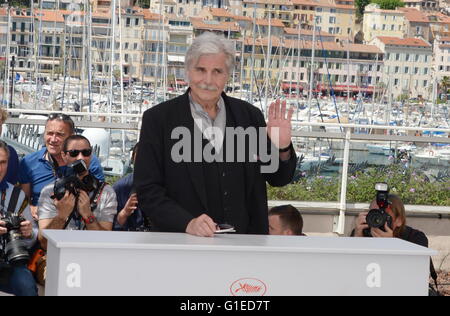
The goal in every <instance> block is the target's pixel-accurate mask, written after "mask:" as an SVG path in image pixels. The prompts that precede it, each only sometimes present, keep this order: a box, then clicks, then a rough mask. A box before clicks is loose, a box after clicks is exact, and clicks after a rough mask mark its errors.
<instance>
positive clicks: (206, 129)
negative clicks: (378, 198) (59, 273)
mask: <svg viewBox="0 0 450 316" xmlns="http://www.w3.org/2000/svg"><path fill="white" fill-rule="evenodd" d="M234 58H235V52H234V47H233V45H230V43H229V42H227V41H226V40H225V39H224V38H222V37H219V36H217V35H214V34H212V33H205V34H203V35H201V36H199V37H197V38H196V40H195V41H194V43H193V44H192V46H191V47H190V49H189V50H188V52H187V55H186V72H187V79H188V83H189V89H188V91H187V92H186V94H185V95H183V96H180V97H178V98H175V99H173V100H170V101H168V102H165V103H162V104H160V105H157V106H155V107H153V108H151V109H150V110H148V111H146V112H145V113H144V116H143V122H142V128H141V135H140V141H139V144H138V145H137V146H136V147H135V148H134V150H133V156H132V161H133V163H134V174H130V175H127V176H126V177H125V178H123V179H121V180H119V181H118V182H117V183H115V184H114V185H113V186H110V185H109V184H107V183H106V182H105V176H104V173H103V170H102V167H101V164H100V161H99V159H98V158H97V157H96V156H95V154H94V153H93V148H92V146H91V143H90V141H89V139H87V138H86V137H83V136H80V135H76V134H75V124H74V122H73V120H72V119H71V118H70V117H69V116H67V115H65V114H50V115H49V116H48V119H47V122H46V125H45V132H44V135H43V140H44V146H43V148H42V149H41V150H39V151H37V152H35V153H32V154H29V155H26V156H25V157H24V158H22V159H21V160H20V162H19V159H18V155H17V153H16V152H15V150H14V148H12V147H10V146H8V145H6V144H5V143H4V142H2V141H0V190H1V194H2V199H1V210H0V213H1V214H0V215H1V216H0V235H1V240H2V244H1V245H0V248H1V250H2V253H3V258H2V259H3V261H2V262H1V266H0V291H3V292H8V293H12V294H15V295H30V296H32V295H37V289H36V280H37V281H38V282H39V283H43V282H45V275H46V261H45V260H46V259H45V258H46V257H45V251H46V248H47V240H46V239H45V237H44V236H43V234H42V231H43V230H44V229H61V230H62V229H68V230H97V231H111V230H117V231H141V232H147V231H159V232H161V231H162V232H179V233H187V234H191V235H195V236H200V237H213V236H214V235H215V233H216V232H217V230H218V229H219V227H224V224H227V225H228V226H230V227H232V228H233V230H234V231H236V232H237V233H239V234H271V235H293V236H305V234H304V233H303V219H302V216H301V214H300V212H299V210H297V209H296V208H295V207H293V206H292V205H283V206H278V207H275V208H273V209H271V210H270V211H268V203H267V189H266V183H269V184H270V185H272V186H284V185H286V184H289V183H290V182H291V181H292V179H293V176H294V172H295V169H296V166H297V157H296V153H295V150H294V148H293V144H292V141H291V130H292V126H291V119H292V113H293V111H292V109H287V108H286V103H285V102H280V101H276V102H274V103H272V104H271V105H270V108H269V109H268V122H267V123H266V121H265V120H264V116H263V114H262V113H261V111H260V110H259V109H257V108H255V107H253V106H252V105H250V104H248V103H246V102H244V101H241V100H238V99H234V98H231V97H228V96H227V95H226V94H225V93H223V91H224V88H225V84H226V82H227V81H228V79H229V76H230V74H231V70H232V69H233V67H234V66H233V63H234ZM6 118H7V116H6V113H5V111H2V115H1V120H2V121H1V123H4V122H5V121H6ZM178 127H183V128H184V130H183V131H190V132H192V133H191V134H190V135H194V136H195V135H196V134H197V133H196V130H199V131H200V132H201V133H200V135H201V137H202V138H201V139H200V142H199V144H197V145H199V147H200V154H201V153H204V152H205V151H209V152H212V155H213V156H214V155H215V154H216V153H223V154H224V155H223V156H225V157H227V159H226V160H220V159H218V160H213V161H210V160H208V159H206V158H205V157H202V156H201V155H200V160H199V161H181V162H180V161H175V159H174V148H175V147H177V145H178V144H177V142H176V140H175V139H173V134H174V133H173V129H175V128H178ZM250 127H254V128H255V130H254V131H255V132H254V133H255V136H256V137H255V140H256V141H257V142H258V146H257V148H258V149H260V148H261V147H263V148H264V147H265V148H266V149H267V150H268V151H269V152H270V153H271V154H272V155H271V156H270V157H275V158H272V159H276V160H277V161H276V165H277V168H276V169H275V170H273V171H272V172H265V171H263V170H264V169H263V167H264V166H267V165H268V164H269V162H268V161H262V157H263V154H264V153H260V152H258V153H254V152H252V151H251V150H252V148H251V147H252V146H250V145H249V144H247V143H245V142H244V145H243V146H244V147H243V148H237V147H235V146H239V144H240V143H239V142H238V143H237V145H236V144H235V143H233V142H229V141H228V140H229V139H228V138H227V136H229V133H230V128H235V129H237V130H239V128H241V130H243V129H244V128H246V129H247V130H246V131H249V128H250ZM249 135H250V136H251V135H252V133H251V132H248V134H247V135H246V136H249ZM218 140H219V141H218ZM220 140H222V141H220ZM210 144H212V146H210ZM230 144H231V145H230ZM194 146H196V145H195V139H194ZM183 150H185V148H184V149H183ZM230 152H233V153H236V152H237V153H240V152H246V153H251V154H250V155H249V156H250V159H249V160H238V161H233V160H232V159H231V160H228V158H229V155H228V154H229V153H230ZM274 153H275V154H276V155H273V154H274ZM185 154H186V152H183V155H182V156H183V157H185V156H186V155H185ZM190 154H191V153H189V154H188V156H189V155H190ZM192 154H193V156H196V154H197V153H196V152H195V150H194V151H193V152H192ZM252 154H253V155H252ZM187 158H188V160H189V158H191V157H187ZM196 158H197V157H196ZM232 158H233V157H232ZM272 162H273V161H272ZM389 199H390V201H391V202H392V203H391V204H390V205H389V207H388V208H387V212H388V213H389V215H390V216H391V217H392V224H391V225H388V224H386V226H385V227H384V229H378V228H375V229H374V228H370V231H371V236H372V237H376V238H383V237H396V238H402V239H405V240H410V241H412V242H416V243H418V244H420V245H424V246H427V239H426V237H425V235H424V234H423V233H421V232H419V231H416V230H414V229H412V228H410V227H408V226H406V217H405V210H404V206H403V203H402V202H401V200H400V199H399V198H398V197H395V196H389ZM372 207H374V208H376V207H377V206H376V205H373V206H372ZM11 216H12V217H14V218H15V221H17V223H18V224H17V227H12V226H14V225H10V224H11V223H10V222H13V221H12V220H11ZM365 216H366V214H361V216H360V217H358V220H357V223H356V228H355V231H354V235H355V236H358V237H361V236H364V235H362V231H363V230H364V229H369V228H368V226H367V223H366V221H365ZM6 219H7V220H6ZM17 219H19V220H17ZM12 229H16V230H18V231H20V235H21V237H20V243H19V241H14V242H17V243H18V245H19V246H20V247H22V248H24V249H26V251H27V252H29V255H30V258H31V259H30V260H29V262H25V263H24V260H17V261H18V262H19V263H20V264H11V262H8V261H14V262H16V259H17V258H15V257H14V258H12V257H11V255H10V253H9V252H8V242H9V243H11V241H8V238H7V236H9V234H10V231H11V230H12ZM22 242H23V243H22ZM20 247H19V249H21V248H20ZM12 259H14V260H12ZM22 259H23V258H22Z"/></svg>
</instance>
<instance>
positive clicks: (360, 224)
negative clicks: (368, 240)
mask: <svg viewBox="0 0 450 316" xmlns="http://www.w3.org/2000/svg"><path fill="white" fill-rule="evenodd" d="M367 214H369V213H368V212H363V213H359V215H358V217H357V218H356V227H355V237H364V233H363V231H364V229H368V228H369V225H367V223H366V217H367Z"/></svg>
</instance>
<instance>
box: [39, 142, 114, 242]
mask: <svg viewBox="0 0 450 316" xmlns="http://www.w3.org/2000/svg"><path fill="white" fill-rule="evenodd" d="M61 156H62V159H63V160H64V163H65V165H71V164H73V163H75V162H78V161H79V160H82V161H83V162H84V164H85V166H86V169H84V170H86V171H83V172H82V173H78V174H77V176H78V178H79V179H80V180H81V181H82V182H83V183H88V181H86V178H87V177H90V180H91V181H94V182H95V185H93V186H92V190H88V191H89V192H87V191H84V190H82V189H77V195H78V196H75V195H74V194H72V193H71V192H70V191H69V190H66V193H65V195H64V197H62V198H61V199H60V200H58V199H57V198H52V196H53V195H54V188H55V185H54V184H53V183H51V184H49V185H47V186H46V187H44V189H43V190H42V193H41V196H40V198H39V208H38V209H39V229H40V230H42V229H66V228H67V229H70V230H84V229H86V230H112V226H113V221H114V216H115V215H116V213H117V199H116V194H115V192H114V190H113V188H112V187H111V186H109V185H106V184H104V182H102V181H100V180H99V179H96V178H95V176H94V175H92V173H90V172H89V170H87V169H88V168H89V166H90V164H91V162H92V157H93V156H92V148H91V144H90V142H89V140H88V139H87V138H85V137H84V136H81V135H73V136H70V137H69V138H67V139H66V141H65V142H64V144H63V150H62V155H61ZM53 197H54V196H53ZM74 210H76V212H74V214H72V212H73V211H74ZM75 213H76V214H75ZM39 241H40V242H41V246H42V247H43V248H44V249H45V248H46V246H47V241H46V240H45V238H44V237H42V235H41V234H39Z"/></svg>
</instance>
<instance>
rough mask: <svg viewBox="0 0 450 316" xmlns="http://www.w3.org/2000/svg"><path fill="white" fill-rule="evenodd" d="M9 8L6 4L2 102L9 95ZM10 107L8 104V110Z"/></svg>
mask: <svg viewBox="0 0 450 316" xmlns="http://www.w3.org/2000/svg"><path fill="white" fill-rule="evenodd" d="M10 40H11V6H10V4H9V3H8V26H7V33H6V52H5V76H4V77H3V78H4V79H3V100H2V102H5V101H6V100H8V93H9V80H8V78H9V65H10V64H9V52H10V46H11V42H10ZM9 107H10V105H9V104H8V108H9Z"/></svg>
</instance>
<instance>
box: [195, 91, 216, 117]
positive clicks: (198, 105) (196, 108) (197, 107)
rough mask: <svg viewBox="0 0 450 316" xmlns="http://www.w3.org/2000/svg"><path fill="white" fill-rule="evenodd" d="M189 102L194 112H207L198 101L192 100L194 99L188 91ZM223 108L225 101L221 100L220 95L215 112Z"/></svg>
mask: <svg viewBox="0 0 450 316" xmlns="http://www.w3.org/2000/svg"><path fill="white" fill-rule="evenodd" d="M189 102H190V103H191V104H192V106H193V107H194V110H195V112H197V113H202V114H207V112H206V111H205V109H204V108H203V106H201V105H200V104H199V103H197V102H195V101H194V99H193V98H192V95H191V93H190V92H189ZM224 109H225V101H224V100H223V97H222V96H220V97H219V100H218V101H217V114H219V113H220V112H221V111H222V110H224Z"/></svg>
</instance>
